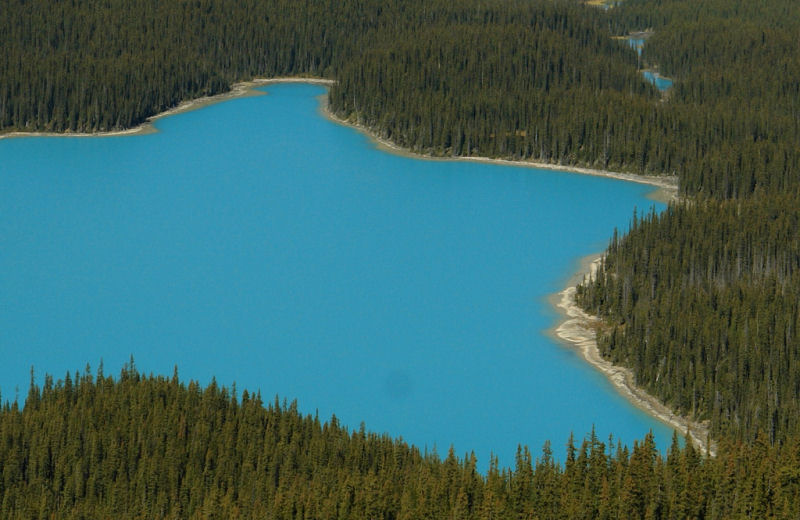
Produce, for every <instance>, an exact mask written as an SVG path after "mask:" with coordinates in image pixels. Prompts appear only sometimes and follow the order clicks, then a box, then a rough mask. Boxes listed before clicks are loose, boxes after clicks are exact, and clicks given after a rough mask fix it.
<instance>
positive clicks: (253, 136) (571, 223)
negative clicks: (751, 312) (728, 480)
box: [0, 84, 672, 471]
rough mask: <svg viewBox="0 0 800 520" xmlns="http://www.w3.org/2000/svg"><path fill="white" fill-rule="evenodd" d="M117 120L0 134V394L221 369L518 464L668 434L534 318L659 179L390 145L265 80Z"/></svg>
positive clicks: (434, 443)
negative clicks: (546, 453) (121, 129)
mask: <svg viewBox="0 0 800 520" xmlns="http://www.w3.org/2000/svg"><path fill="white" fill-rule="evenodd" d="M260 90H262V91H264V92H266V95H260V96H250V97H241V98H234V99H231V100H228V101H225V102H223V103H217V104H213V105H209V106H206V107H204V108H202V109H200V110H194V111H190V112H185V113H181V114H177V115H173V116H170V117H165V118H161V119H158V120H157V121H156V122H155V127H156V128H157V130H158V131H157V132H154V133H147V134H141V135H129V136H119V137H91V138H82V137H20V138H13V139H0V217H1V218H0V251H1V253H0V291H1V292H0V352H2V356H3V363H2V364H0V391H1V392H2V399H3V400H4V401H5V400H13V399H14V398H15V396H16V395H18V396H19V399H20V401H21V402H22V401H24V399H25V395H26V392H27V388H28V384H29V378H30V368H31V366H33V367H34V371H35V377H36V380H37V381H38V382H39V383H41V382H42V381H43V375H44V374H45V373H49V374H52V375H53V376H54V377H55V378H56V379H61V378H63V377H64V375H65V373H66V372H67V371H71V372H75V371H76V370H78V371H81V372H82V371H83V370H84V367H85V366H86V365H87V363H89V364H90V365H91V370H92V371H94V370H96V368H97V366H98V364H99V363H100V361H101V360H102V362H103V364H104V370H105V373H106V374H114V375H116V374H117V373H118V372H119V369H120V368H121V367H122V366H123V364H124V363H126V362H127V361H128V360H129V359H130V357H131V356H133V358H134V359H135V362H136V366H137V368H138V369H139V370H141V371H143V372H145V373H151V372H152V373H155V374H163V375H166V376H170V375H171V374H172V372H173V367H175V366H177V367H178V371H179V374H180V377H181V379H182V380H184V381H188V380H190V379H193V380H197V381H199V382H200V383H203V384H205V383H208V382H209V381H210V380H211V378H212V377H215V378H216V380H217V382H218V383H220V384H224V385H226V386H230V385H231V384H232V383H234V382H235V383H236V385H237V389H238V390H239V391H241V390H243V389H245V388H246V389H248V390H249V391H255V390H260V391H261V394H262V397H263V399H264V400H265V401H270V400H272V399H273V398H274V396H275V395H276V394H277V395H279V396H280V398H281V399H283V398H286V399H288V400H290V401H291V400H293V399H297V401H298V408H299V409H300V411H301V412H302V413H310V414H314V413H319V416H320V418H321V419H328V418H329V417H330V416H331V414H333V413H335V414H336V416H337V418H338V419H339V420H340V422H341V423H343V424H344V425H346V426H348V427H350V428H353V429H357V428H359V425H360V424H361V423H362V422H363V423H364V424H365V426H366V428H367V430H370V431H375V432H378V433H383V432H386V433H388V434H389V435H391V436H393V437H398V436H400V437H402V438H403V439H405V440H406V441H407V442H409V443H413V444H415V445H417V446H420V447H421V448H426V447H427V449H428V450H432V449H433V448H434V447H435V448H436V450H437V451H438V453H439V454H441V455H445V454H446V453H447V450H448V448H449V447H450V446H451V445H453V447H454V449H455V452H456V454H458V455H459V456H461V455H464V454H465V453H468V452H469V451H474V452H475V454H476V455H477V457H478V459H479V467H480V468H481V469H482V471H485V469H486V468H487V467H488V462H489V454H490V453H494V454H495V455H497V456H498V457H499V461H500V465H501V466H513V464H514V454H515V452H516V449H517V446H518V445H519V444H523V445H528V446H529V447H530V448H531V451H532V453H533V455H534V457H536V456H538V455H539V453H540V452H541V448H542V445H543V443H544V442H545V440H548V439H549V440H550V441H551V442H552V444H553V452H554V455H555V456H556V457H557V458H559V459H562V458H563V455H564V444H565V443H566V441H567V438H568V436H569V435H570V432H574V434H575V437H576V439H577V442H580V439H582V438H583V437H584V436H585V435H586V434H588V432H589V431H590V430H591V429H592V427H593V426H594V427H595V429H596V431H597V434H598V436H599V438H600V439H601V440H606V439H607V438H608V435H609V434H611V433H613V434H614V437H615V439H617V438H619V439H621V440H622V441H623V442H625V443H632V442H633V441H634V440H635V439H641V438H642V437H643V436H644V435H645V434H646V433H647V432H648V431H649V430H652V431H653V432H654V433H655V436H656V441H657V443H658V444H659V446H660V447H661V448H664V447H666V446H668V444H669V442H670V438H671V435H672V430H671V429H670V428H669V427H667V426H666V425H664V424H662V423H660V422H658V421H656V420H655V419H653V418H651V417H650V416H648V415H647V414H645V413H644V412H642V411H641V410H639V409H638V408H636V407H634V406H633V405H632V404H630V403H629V402H628V401H627V400H626V399H625V398H623V397H622V396H620V395H619V394H618V393H617V392H616V391H615V390H614V388H613V387H612V385H611V383H610V382H608V381H607V379H606V378H605V377H604V376H603V375H602V374H600V373H599V372H597V371H596V370H595V369H593V368H592V367H591V366H589V365H588V364H586V363H585V362H584V361H583V360H582V359H581V357H580V355H579V354H578V353H577V352H575V351H574V350H572V349H570V348H565V347H564V346H563V345H561V344H559V343H557V342H556V341H555V340H554V339H552V337H551V335H549V334H548V333H547V331H548V330H550V329H552V328H553V327H554V326H555V325H556V324H557V322H558V319H559V318H558V315H557V314H556V312H555V310H554V309H553V307H552V305H551V304H550V302H549V301H548V297H549V296H550V295H552V294H553V293H556V292H558V291H560V290H561V289H563V287H564V285H565V284H566V283H567V280H568V279H569V278H570V276H571V275H573V274H574V273H575V272H576V271H577V270H578V268H579V259H581V258H582V257H585V256H587V255H589V254H593V253H599V252H600V251H602V250H603V249H604V248H605V246H606V245H607V243H608V239H609V237H610V236H611V234H612V231H613V229H614V228H615V227H617V228H620V229H625V228H627V226H628V223H629V221H630V219H631V217H632V214H633V211H634V208H638V211H640V212H641V211H649V208H650V207H651V206H653V205H654V204H655V205H656V207H657V209H662V208H663V205H662V204H660V203H654V202H653V201H651V200H649V199H647V198H646V195H647V194H648V193H649V192H652V191H653V190H654V188H653V187H652V186H647V185H642V184H636V183H632V182H626V181H621V180H616V179H608V178H602V177H593V176H587V175H579V174H574V173H565V172H556V171H551V170H544V169H536V168H530V167H519V166H511V165H498V164H482V163H477V162H465V161H445V160H426V159H420V158H412V157H407V156H405V155H403V154H392V153H387V152H385V151H383V150H380V149H378V147H377V146H376V145H375V143H374V142H373V141H372V140H371V139H370V138H369V137H367V136H366V135H364V134H363V133H360V132H359V131H357V130H355V129H353V128H349V127H346V126H343V125H339V124H337V123H335V122H332V121H330V120H328V119H326V118H325V117H324V116H323V115H322V114H321V113H320V101H319V99H318V97H319V96H321V95H322V94H324V92H325V89H324V87H321V86H318V85H308V84H275V85H270V86H268V87H264V88H261V89H260Z"/></svg>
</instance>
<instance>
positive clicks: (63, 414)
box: [0, 366, 800, 520]
mask: <svg viewBox="0 0 800 520" xmlns="http://www.w3.org/2000/svg"><path fill="white" fill-rule="evenodd" d="M559 451H560V448H559ZM559 456H560V457H561V455H560V454H559ZM798 456H800V451H798V449H797V444H795V443H787V444H786V445H784V446H783V447H780V448H779V447H769V445H768V444H767V443H766V442H764V441H763V440H759V441H757V442H756V443H754V444H753V445H752V446H745V445H741V444H728V443H724V444H723V445H722V446H721V448H720V454H719V456H718V457H717V458H712V459H704V458H702V457H700V456H699V454H698V453H697V452H696V451H695V450H694V449H693V448H692V447H691V446H687V447H686V448H680V447H679V445H678V444H677V442H674V443H673V445H672V447H671V449H670V450H669V452H668V453H667V455H666V456H662V455H661V454H660V453H659V452H658V451H657V450H656V449H655V445H654V444H653V440H652V438H651V437H649V436H648V437H646V438H645V439H644V440H643V441H642V442H640V443H636V444H635V445H634V446H633V448H632V449H628V448H624V447H619V446H613V445H609V444H608V443H606V442H603V441H601V440H600V439H598V438H596V437H595V436H593V435H589V436H588V437H587V439H586V440H584V441H583V442H579V443H573V441H571V440H570V441H569V442H568V443H567V448H566V453H565V454H564V455H563V461H564V462H563V463H556V462H554V459H553V454H552V453H551V449H550V447H549V446H545V447H544V449H543V450H542V452H541V454H540V455H538V456H537V457H536V459H535V460H534V459H533V457H532V455H531V453H530V451H529V450H528V448H520V449H519V451H518V455H517V461H516V465H515V467H514V469H511V470H506V469H503V470H500V469H498V468H497V466H496V464H492V465H491V467H490V469H489V471H488V473H487V474H486V475H485V476H484V475H481V474H479V473H478V472H477V471H476V469H475V466H476V461H475V458H474V456H472V455H468V456H466V457H464V458H459V457H457V456H456V455H455V454H454V453H452V451H451V452H450V453H449V454H448V455H447V457H445V458H444V459H442V458H440V457H439V456H437V455H436V454H435V453H434V454H424V453H420V451H419V450H418V449H416V448H414V447H411V446H408V445H407V444H405V443H404V442H402V441H401V440H393V439H391V438H389V437H387V436H385V435H383V436H380V435H375V434H373V433H369V432H368V431H366V430H365V429H364V428H362V429H360V430H359V431H352V432H351V431H348V430H347V429H345V428H343V427H341V426H340V425H339V424H338V423H337V422H336V420H335V418H333V419H331V420H330V421H328V422H322V421H321V420H320V419H319V418H317V417H312V416H303V415H301V414H300V413H299V412H298V409H297V407H296V405H295V404H294V403H292V404H291V405H288V406H287V405H286V403H285V402H284V403H280V402H279V401H278V400H277V399H276V400H275V402H274V404H269V405H266V406H265V405H264V403H262V400H261V397H260V396H259V395H257V394H256V395H253V394H249V393H248V392H246V391H245V392H243V393H242V395H241V399H239V398H238V396H237V395H235V393H234V392H230V391H228V390H226V389H224V388H220V387H218V386H217V385H216V384H214V383H213V382H212V383H211V384H210V385H209V386H207V387H205V388H202V387H200V386H199V385H197V384H196V383H190V384H189V385H184V384H182V383H181V382H179V380H178V378H177V375H175V376H173V377H172V378H171V379H167V378H163V377H152V376H151V377H145V376H143V375H142V374H139V373H138V372H137V371H136V369H135V368H134V367H133V366H129V367H126V368H125V369H123V371H122V373H121V374H120V376H119V377H118V378H117V379H116V380H115V379H113V378H111V377H107V376H105V375H103V374H102V371H101V372H99V373H98V374H97V375H96V376H92V375H91V373H89V372H88V369H87V371H86V372H84V373H83V374H78V373H76V374H74V375H69V374H68V375H67V377H65V378H64V379H63V380H61V381H58V382H57V383H54V382H53V380H52V378H50V377H47V378H46V379H45V384H44V386H43V387H42V388H39V387H36V386H31V388H30V390H29V393H28V397H27V399H26V401H25V407H24V408H23V409H22V410H20V409H19V408H18V406H17V405H16V404H14V405H9V404H6V405H5V406H4V407H2V408H0V517H2V518H9V519H25V520H28V519H30V518H52V517H57V518H226V519H229V518H230V519H233V518H275V519H295V518H296V519H304V518H318V519H326V518H341V519H348V518H353V519H364V518H372V519H385V520H389V519H398V520H399V519H417V518H458V519H464V520H469V519H490V518H541V519H574V518H626V519H637V518H654V519H657V518H709V519H727V518H745V517H750V518H768V517H779V518H797V516H798V514H800V478H798V467H800V466H799V465H798Z"/></svg>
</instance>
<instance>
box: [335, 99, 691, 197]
mask: <svg viewBox="0 0 800 520" xmlns="http://www.w3.org/2000/svg"><path fill="white" fill-rule="evenodd" d="M320 111H321V113H322V114H323V115H324V116H325V117H327V118H328V119H330V120H331V121H334V122H336V123H339V124H342V125H345V126H349V127H352V128H355V129H357V130H359V131H361V132H363V133H364V134H366V135H368V136H369V137H370V138H371V139H372V140H373V141H375V143H376V144H377V145H378V147H379V148H381V149H382V150H386V151H389V152H392V153H396V154H400V155H403V156H406V157H413V158H415V159H426V160H431V161H470V162H479V163H487V164H503V165H507V166H520V167H523V168H538V169H542V170H555V171H560V172H566V173H580V174H582V175H592V176H595V177H607V178H611V179H619V180H623V181H628V182H636V183H639V184H647V185H650V186H655V187H656V188H658V189H657V190H655V191H653V192H652V193H650V194H648V197H650V198H652V199H653V200H657V201H660V202H669V201H672V200H675V199H677V197H678V177H677V176H667V175H664V176H656V175H637V174H634V173H623V172H614V171H609V170H600V169H596V168H587V167H582V166H569V165H562V164H552V163H545V162H537V161H525V160H512V159H496V158H492V157H476V156H454V157H441V156H436V155H430V154H420V153H416V152H413V151H411V150H408V149H406V148H402V147H400V146H397V145H396V144H394V143H393V142H391V141H389V140H387V139H383V138H382V137H379V136H377V135H375V134H374V133H373V132H372V131H371V130H370V129H369V128H366V127H365V126H363V125H360V124H357V123H354V122H352V121H347V120H344V119H341V118H339V117H338V116H336V115H335V114H333V113H332V112H331V111H330V110H329V109H328V105H327V103H326V102H325V100H323V103H322V105H321V108H320Z"/></svg>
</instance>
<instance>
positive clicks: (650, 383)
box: [0, 0, 800, 519]
mask: <svg viewBox="0 0 800 520" xmlns="http://www.w3.org/2000/svg"><path fill="white" fill-rule="evenodd" d="M0 13H2V14H1V15H0V43H1V44H2V49H3V52H2V53H0V134H2V133H10V132H19V131H22V132H34V131H37V132H101V131H114V130H123V129H127V128H131V127H134V126H136V125H138V124H141V123H142V122H144V121H145V120H146V119H147V118H148V117H151V116H153V115H156V114H158V113H160V112H163V111H165V110H168V109H170V108H172V107H175V106H176V105H178V104H179V103H180V102H182V101H186V100H190V99H194V98H198V97H202V96H208V95H214V94H219V93H222V92H226V91H228V90H229V89H230V88H231V86H232V85H233V84H234V83H237V82H241V81H246V80H249V79H252V78H254V77H279V76H304V77H318V78H325V79H330V80H335V83H334V84H333V85H332V86H331V87H330V89H329V94H328V103H329V108H330V110H331V112H332V113H333V114H334V115H336V116H337V117H338V118H340V119H343V120H346V121H349V122H352V123H355V124H359V125H361V126H363V127H365V128H367V129H368V130H369V131H370V132H372V133H373V134H375V135H377V136H379V137H381V138H383V139H386V140H388V141H390V142H392V143H394V144H396V145H398V146H400V147H403V148H406V149H409V150H411V151H414V152H418V153H425V154H431V155H434V156H442V157H452V156H459V157H463V156H483V157H493V158H502V159H510V160H529V161H539V162H545V163H550V164H554V165H570V166H582V167H588V168H597V169H605V170H614V171H620V172H627V173H634V174H642V175H677V176H678V178H679V193H680V200H679V201H678V202H673V203H671V204H670V205H669V207H668V208H667V210H666V211H664V212H663V213H660V214H656V213H646V214H634V215H633V216H632V220H631V229H630V231H626V232H624V233H621V232H617V231H613V230H609V236H611V237H612V238H611V240H610V246H609V249H608V251H607V252H606V255H605V257H604V260H603V262H602V264H601V266H600V269H599V271H598V274H597V276H595V277H594V278H593V279H587V280H586V281H585V282H584V283H582V284H581V285H580V286H579V287H578V290H577V296H576V298H577V301H578V303H579V304H580V305H581V306H582V307H583V308H584V309H586V310H587V311H588V312H590V313H592V314H595V315H598V316H600V317H601V318H602V320H603V326H602V327H601V330H600V332H599V335H598V342H599V344H600V350H601V352H602V354H603V355H604V356H605V357H606V358H607V359H609V360H611V361H613V362H614V363H616V364H620V365H624V366H627V367H629V368H630V369H631V370H632V371H633V372H634V375H635V377H636V382H637V384H638V385H640V386H642V387H644V388H645V389H647V390H648V391H649V392H651V393H652V394H653V395H655V396H657V397H658V398H659V399H661V400H662V401H663V402H664V403H666V404H667V405H668V406H670V407H672V408H673V409H675V410H676V411H678V412H679V413H682V414H685V415H687V416H689V417H691V418H692V419H693V420H695V421H708V422H709V423H710V429H711V432H712V436H713V437H714V439H715V440H716V441H717V442H718V446H719V448H718V452H717V453H718V455H717V456H716V457H703V456H701V455H700V454H699V453H698V452H697V451H696V450H695V449H694V448H693V447H692V446H691V445H690V444H687V445H686V446H685V447H681V446H680V445H679V443H678V442H677V440H676V442H674V443H673V446H672V447H671V448H670V449H669V451H668V453H667V454H666V455H662V454H660V453H659V452H658V451H657V450H656V449H655V446H654V444H653V440H652V438H650V437H647V438H645V439H644V440H642V441H641V443H637V444H636V445H634V446H633V447H625V446H620V445H618V444H615V443H614V442H613V441H608V440H600V439H597V438H596V437H595V436H594V435H592V436H590V437H589V438H587V439H585V440H584V441H583V442H575V441H573V440H570V441H569V442H568V448H567V454H566V457H565V458H564V459H563V460H564V463H563V464H561V463H556V462H555V461H554V458H553V454H552V451H551V448H550V447H549V446H545V447H544V449H543V451H542V453H541V455H539V456H537V457H535V458H534V457H533V456H532V455H531V452H530V450H529V449H528V448H523V447H521V448H520V450H519V455H518V458H517V464H516V467H515V468H514V469H501V468H498V467H497V465H496V464H492V465H491V466H490V469H489V472H488V473H487V474H486V475H481V474H479V473H478V472H477V471H476V469H475V460H474V457H470V456H466V457H464V458H459V457H457V456H456V455H455V454H453V453H450V454H448V455H447V457H444V458H442V457H440V456H439V455H438V454H435V453H420V451H419V450H418V449H416V448H414V447H412V446H408V445H406V444H405V443H403V442H402V441H401V440H392V439H390V438H387V437H385V436H377V435H374V434H371V433H368V432H366V431H365V430H364V429H361V430H360V431H358V432H351V431H348V430H346V429H345V428H343V427H341V426H340V425H339V424H338V423H337V421H336V420H335V419H332V420H331V421H329V422H327V423H323V422H321V421H320V420H319V418H316V417H309V416H303V415H301V414H300V413H299V412H298V411H297V409H296V407H294V406H290V405H287V404H286V403H280V402H276V403H274V404H271V405H267V406H265V405H264V403H263V402H262V401H261V398H260V397H259V396H258V395H252V394H247V393H244V394H243V395H242V397H241V399H238V396H237V395H236V394H235V392H231V391H228V390H225V389H221V388H219V387H217V386H216V385H215V384H213V383H212V384H211V385H209V386H208V387H206V388H200V387H199V386H198V385H197V384H195V383H189V384H188V386H187V385H185V384H183V383H181V382H180V381H178V379H177V377H173V378H172V379H166V378H162V377H144V376H142V375H141V374H139V373H138V372H137V371H136V369H135V367H134V366H133V365H132V364H131V365H130V366H127V367H125V369H123V371H122V373H121V374H120V376H119V377H118V378H116V379H114V378H111V377H107V376H105V375H103V374H102V371H99V372H98V373H97V374H96V375H95V376H92V375H91V374H90V373H89V372H88V371H87V372H86V373H84V374H73V375H69V374H68V375H67V376H66V377H65V378H64V379H62V380H59V381H57V382H54V381H53V380H52V378H47V380H46V381H45V383H44V385H43V386H42V387H41V388H40V387H38V386H36V385H34V384H33V382H32V385H31V389H30V391H29V393H28V397H27V399H26V401H25V405H24V407H22V406H21V404H20V403H5V404H3V405H2V407H1V410H0V475H2V476H1V477H0V511H1V513H0V517H4V518H31V517H49V516H51V515H57V516H59V517H69V518H72V517H75V518H86V517H92V518H94V517H135V516H136V517H148V518H150V517H157V518H165V517H197V518H205V517H215V516H219V517H223V518H233V517H247V518H250V517H269V518H323V517H324V518H385V519H399V518H423V517H428V518H444V517H453V518H497V517H502V518H506V517H518V518H745V517H747V518H771V517H780V518H798V517H800V460H798V459H800V449H799V448H798V446H800V443H798V441H800V420H798V418H799V417H800V339H799V337H798V330H800V309H799V307H800V303H799V302H798V297H797V295H798V294H800V189H798V188H800V45H799V44H798V40H797V35H798V34H800V4H798V2H796V1H795V0H770V2H753V1H752V0H706V1H703V2H696V1H693V0H624V1H622V2H619V3H616V4H615V5H614V6H613V7H612V8H610V9H607V10H603V9H600V8H597V7H593V6H588V5H585V3H584V2H583V1H579V0H460V1H459V2H452V1H444V0H391V1H386V0H292V1H289V0H241V1H238V2H221V1H219V0H180V1H176V2H155V3H154V2H148V1H145V0H125V1H123V0H74V1H71V2H57V3H54V2H45V1H42V0H0ZM644 30H647V31H648V34H651V35H650V36H649V37H648V39H647V41H646V44H645V45H644V48H643V52H642V56H641V57H639V56H637V53H636V51H635V50H634V49H632V48H631V47H630V46H629V45H628V44H627V42H626V41H625V40H624V39H620V38H619V37H621V36H626V35H628V34H630V33H632V32H635V31H644ZM645 66H646V67H647V68H649V69H657V70H658V71H659V72H660V73H661V74H662V75H664V76H667V77H669V78H672V79H673V80H674V84H673V86H672V87H671V88H670V89H669V90H668V91H667V92H666V93H664V94H662V93H661V92H659V91H658V90H657V89H656V88H655V87H654V86H653V85H651V84H650V83H649V82H647V81H646V80H644V79H643V78H642V75H641V69H642V68H644V67H645ZM561 441H562V440H558V439H556V440H554V442H558V443H560V442H561Z"/></svg>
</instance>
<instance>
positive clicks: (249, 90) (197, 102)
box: [0, 77, 335, 139]
mask: <svg viewBox="0 0 800 520" xmlns="http://www.w3.org/2000/svg"><path fill="white" fill-rule="evenodd" d="M270 83H313V84H317V85H331V84H333V83H335V82H334V81H333V80H329V79H321V78H302V77H285V78H270V79H260V78H259V79H253V80H251V81H243V82H241V83H236V84H234V85H232V86H231V90H229V91H228V92H223V93H222V94H217V95H214V96H205V97H201V98H197V99H192V100H190V101H184V102H182V103H180V104H178V106H176V107H174V108H170V109H169V110H165V111H164V112H161V113H160V114H156V115H154V116H150V117H148V118H147V120H146V121H145V122H144V123H142V124H140V125H139V126H135V127H133V128H127V129H125V130H113V131H110V132H8V133H5V134H0V139H5V138H9V137H35V136H39V137H116V136H122V135H143V134H150V133H153V132H155V131H156V129H155V128H154V127H153V121H156V120H157V119H160V118H162V117H166V116H171V115H174V114H180V113H182V112H189V111H191V110H197V109H198V108H203V107H205V106H208V105H213V104H215V103H220V102H222V101H226V100H228V99H233V98H239V97H249V96H260V95H263V92H258V91H257V90H253V89H254V87H258V86H260V85H267V84H270Z"/></svg>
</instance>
